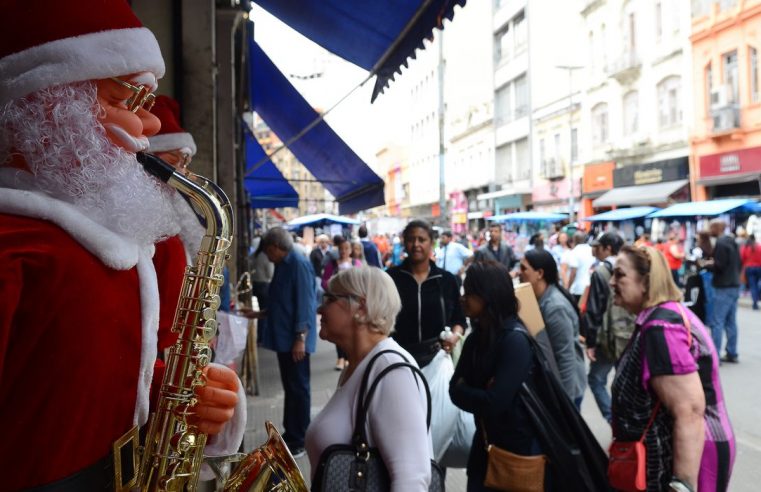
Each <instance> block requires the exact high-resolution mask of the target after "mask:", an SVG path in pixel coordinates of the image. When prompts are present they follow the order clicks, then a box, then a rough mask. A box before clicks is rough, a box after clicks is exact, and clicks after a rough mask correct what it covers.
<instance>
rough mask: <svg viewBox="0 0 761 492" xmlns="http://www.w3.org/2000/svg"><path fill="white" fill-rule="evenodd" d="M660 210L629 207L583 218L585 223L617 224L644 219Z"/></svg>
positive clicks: (656, 208)
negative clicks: (622, 221)
mask: <svg viewBox="0 0 761 492" xmlns="http://www.w3.org/2000/svg"><path fill="white" fill-rule="evenodd" d="M658 210H660V209H659V208H658V207H631V208H618V209H616V210H610V211H608V212H603V213H601V214H597V215H592V216H590V217H585V218H584V219H583V220H586V221H587V222H617V221H621V220H632V219H639V218H641V217H645V216H646V215H649V214H651V213H653V212H656V211H658Z"/></svg>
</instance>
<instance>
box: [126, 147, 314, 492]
mask: <svg viewBox="0 0 761 492" xmlns="http://www.w3.org/2000/svg"><path fill="white" fill-rule="evenodd" d="M137 160H138V161H139V162H140V163H141V164H142V165H143V166H144V167H145V169H146V171H148V172H149V173H150V174H152V175H154V176H156V177H157V178H159V179H160V180H162V181H164V182H166V183H167V184H169V185H170V186H172V187H173V188H175V189H176V190H177V191H178V192H180V193H182V194H183V195H185V196H186V197H188V198H189V199H190V200H191V201H192V202H193V204H194V205H195V206H196V208H197V209H198V210H199V211H200V213H201V214H202V215H203V216H204V217H205V219H206V234H205V235H204V238H203V241H202V243H201V249H200V251H199V252H198V254H197V256H196V259H195V262H194V264H193V265H192V266H188V267H187V268H186V270H185V278H184V280H183V284H182V289H181V291H180V299H179V302H178V305H177V311H176V312H175V318H174V323H173V326H172V331H173V332H175V333H177V334H178V338H177V342H176V343H175V344H174V345H173V346H172V347H171V348H170V350H169V355H168V357H167V361H166V371H165V373H164V379H163V382H162V384H161V390H160V393H159V397H158V403H157V405H156V410H155V412H154V413H152V414H151V417H150V420H149V424H148V431H147V434H146V435H145V441H144V445H143V446H142V447H140V446H139V445H137V444H136V443H137V442H138V437H137V431H136V429H133V430H132V431H131V432H129V433H127V435H125V436H127V437H126V440H129V441H132V442H133V443H135V445H134V448H136V449H138V451H139V452H140V456H139V458H136V457H133V464H134V467H135V470H134V472H135V473H134V478H133V479H132V480H131V481H130V483H126V484H123V483H122V477H121V466H119V467H116V475H115V478H116V484H117V489H123V490H130V489H132V488H133V487H137V488H139V489H140V490H141V491H182V490H190V491H194V490H196V488H197V483H198V477H199V473H200V468H201V464H202V462H203V460H204V457H203V450H204V446H205V445H206V438H207V436H206V435H205V434H203V433H201V432H200V431H199V430H198V428H197V427H196V426H195V425H193V423H192V416H193V414H194V413H193V407H194V405H195V404H196V403H197V398H196V395H195V388H196V387H198V386H203V385H204V384H205V379H204V374H203V368H204V367H205V366H207V365H208V364H209V362H210V361H211V357H212V352H211V347H210V346H209V342H210V340H211V339H212V338H213V337H214V336H215V335H216V334H217V320H216V312H217V309H218V308H219V305H220V297H219V291H220V289H221V287H222V283H223V282H224V279H223V275H222V269H223V268H224V262H225V260H226V259H227V258H228V254H227V250H228V249H229V248H230V244H231V242H232V238H233V227H234V225H233V214H232V206H231V204H230V201H229V199H228V198H227V196H226V195H225V193H224V191H222V189H221V188H219V186H217V185H216V184H215V183H213V182H212V181H210V180H208V179H206V178H204V177H202V176H198V175H192V174H191V175H189V177H185V176H183V175H181V174H180V173H177V172H175V170H174V168H173V167H172V166H170V165H169V164H167V163H166V162H164V161H162V160H161V159H159V158H158V157H156V156H153V155H151V154H146V153H138V154H137ZM267 424H268V425H267V429H268V431H269V439H268V441H267V443H265V445H263V446H262V447H260V448H259V449H257V450H255V451H253V452H252V453H251V454H250V455H248V456H245V455H237V454H236V455H232V456H231V457H229V458H228V459H227V461H229V462H241V465H242V466H240V467H239V468H240V470H239V471H240V472H241V473H238V474H233V476H232V477H230V479H228V482H229V483H228V484H227V486H225V490H243V489H244V487H246V486H247V487H248V488H245V490H249V488H253V489H255V490H262V491H265V490H284V491H294V492H302V491H303V492H306V491H307V488H306V485H305V484H304V480H303V477H302V476H301V473H300V472H299V469H298V466H297V465H296V463H295V461H294V460H293V457H292V456H291V454H290V452H289V451H288V448H287V447H286V446H285V444H284V443H283V442H282V438H281V437H280V435H279V434H278V433H277V431H276V430H275V429H274V426H272V425H271V423H270V422H267ZM124 440H125V437H123V438H122V439H120V440H119V441H117V444H115V454H117V453H116V450H117V445H121V444H119V443H120V441H124ZM122 444H123V443H122ZM246 465H247V466H246ZM243 469H245V472H246V473H248V475H246V476H243V475H242V472H243V471H244V470H243ZM252 473H253V475H252Z"/></svg>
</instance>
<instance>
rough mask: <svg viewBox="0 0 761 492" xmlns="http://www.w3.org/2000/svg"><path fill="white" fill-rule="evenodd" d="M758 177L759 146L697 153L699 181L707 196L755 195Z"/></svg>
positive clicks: (760, 162) (760, 170)
mask: <svg viewBox="0 0 761 492" xmlns="http://www.w3.org/2000/svg"><path fill="white" fill-rule="evenodd" d="M760 178H761V147H753V148H750V149H740V150H735V151H732V152H722V153H720V154H712V155H705V156H701V157H700V178H699V179H698V184H700V185H703V186H705V187H706V189H707V191H708V193H707V194H708V198H725V197H733V196H758V195H760V194H761V191H760V190H759V179H760Z"/></svg>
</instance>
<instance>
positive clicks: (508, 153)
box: [496, 144, 513, 183]
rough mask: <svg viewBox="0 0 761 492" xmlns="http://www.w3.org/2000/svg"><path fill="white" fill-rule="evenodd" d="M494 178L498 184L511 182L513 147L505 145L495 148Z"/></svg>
mask: <svg viewBox="0 0 761 492" xmlns="http://www.w3.org/2000/svg"><path fill="white" fill-rule="evenodd" d="M496 161H497V162H496V164H497V165H496V178H497V181H498V182H500V183H512V182H513V146H512V144H506V145H503V146H501V147H497V152H496Z"/></svg>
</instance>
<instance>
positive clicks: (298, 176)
mask: <svg viewBox="0 0 761 492" xmlns="http://www.w3.org/2000/svg"><path fill="white" fill-rule="evenodd" d="M254 136H255V138H256V140H257V141H258V142H259V145H261V146H262V149H264V152H265V153H266V154H267V155H269V154H271V153H272V152H273V151H274V150H275V149H278V148H280V147H281V146H282V142H281V141H280V139H279V138H278V136H277V135H275V133H274V132H272V130H270V129H269V127H268V126H267V125H266V124H265V123H264V121H262V119H261V118H258V117H256V116H255V117H254ZM272 162H273V163H274V164H275V166H277V168H278V170H279V171H280V172H281V173H282V174H283V177H284V178H285V179H287V180H288V182H289V183H290V184H291V186H293V189H294V190H296V192H297V193H298V194H299V208H293V207H287V208H283V209H280V210H279V214H278V215H279V216H282V217H283V218H284V219H285V220H286V221H290V220H292V219H295V218H297V217H303V216H304V215H309V214H317V213H329V214H333V213H336V212H337V204H336V203H335V201H334V200H333V196H332V195H331V194H330V193H329V192H328V191H327V190H326V189H325V187H324V186H323V185H322V183H320V182H319V181H317V180H316V179H315V178H314V176H313V175H312V173H310V172H309V170H307V168H306V167H304V165H303V164H302V163H301V162H300V161H299V160H298V159H296V156H294V155H293V153H292V152H291V151H290V150H288V149H283V150H281V151H279V152H278V153H277V154H275V155H274V156H273V157H272Z"/></svg>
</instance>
